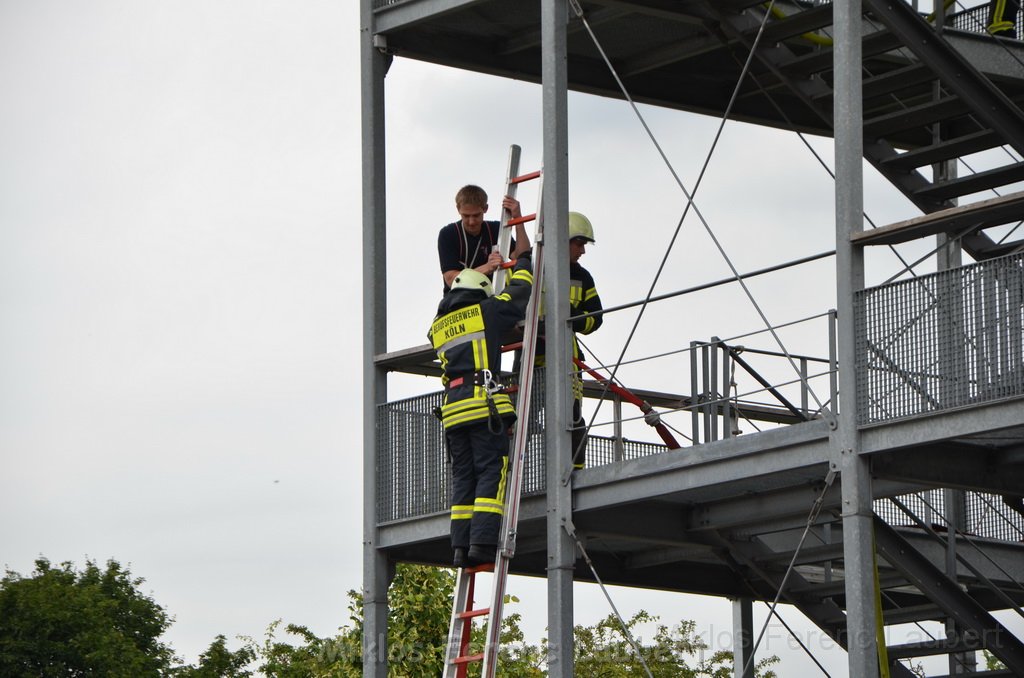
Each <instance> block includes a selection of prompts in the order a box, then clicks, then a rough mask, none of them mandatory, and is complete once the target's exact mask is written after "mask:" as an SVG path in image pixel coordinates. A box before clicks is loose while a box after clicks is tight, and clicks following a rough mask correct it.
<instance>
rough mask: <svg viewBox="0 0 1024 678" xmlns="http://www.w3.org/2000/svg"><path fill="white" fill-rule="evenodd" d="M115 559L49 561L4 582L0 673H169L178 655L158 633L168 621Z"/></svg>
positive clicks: (0, 587)
mask: <svg viewBox="0 0 1024 678" xmlns="http://www.w3.org/2000/svg"><path fill="white" fill-rule="evenodd" d="M143 581H144V580H143V579H141V578H132V576H131V574H130V573H129V572H128V570H127V569H125V568H122V567H121V565H120V564H119V563H117V561H114V560H108V561H107V565H106V568H103V569H101V568H100V567H99V566H97V565H96V563H94V562H93V561H86V564H85V567H84V568H83V569H82V570H81V571H80V572H79V571H76V570H75V569H74V565H73V564H72V563H70V562H65V563H61V565H60V566H59V567H53V566H51V564H50V561H49V560H47V559H46V558H39V559H38V560H36V562H35V571H33V572H32V574H31V576H29V577H22V576H21V575H20V574H18V573H16V572H12V571H10V570H7V571H6V574H5V576H4V578H3V579H2V580H0V675H3V676H10V677H11V678H22V677H24V678H29V677H31V678H50V677H51V676H52V677H54V678H56V677H57V676H59V677H60V678H68V677H75V676H111V677H113V678H120V677H124V678H145V677H147V676H160V675H165V674H166V672H167V671H169V669H170V668H171V666H172V662H173V661H174V655H173V653H172V651H171V649H170V647H168V646H167V645H164V644H163V643H162V642H161V641H160V636H161V635H163V633H164V631H166V630H167V628H168V627H169V626H170V624H171V620H170V618H169V617H168V616H167V613H166V612H165V611H164V609H163V608H162V607H160V606H159V605H157V604H156V602H154V601H153V599H152V598H150V597H149V596H146V595H144V594H142V593H141V592H140V591H139V590H138V587H139V586H140V585H141V584H142V583H143Z"/></svg>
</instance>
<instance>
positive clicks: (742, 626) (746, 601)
mask: <svg viewBox="0 0 1024 678" xmlns="http://www.w3.org/2000/svg"><path fill="white" fill-rule="evenodd" d="M753 653H754V603H753V601H752V600H751V599H750V598H736V599H735V600H733V601H732V665H733V676H735V678H754V662H752V661H750V655H752V654H753ZM744 667H746V669H747V670H746V671H744V670H743V669H744Z"/></svg>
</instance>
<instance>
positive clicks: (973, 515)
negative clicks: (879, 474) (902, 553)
mask: <svg viewBox="0 0 1024 678" xmlns="http://www.w3.org/2000/svg"><path fill="white" fill-rule="evenodd" d="M897 499H899V501H900V502H902V503H903V504H904V505H905V506H906V507H907V508H908V509H910V510H911V511H913V512H914V514H915V515H916V516H917V517H918V518H920V519H921V521H922V522H924V523H925V524H927V525H930V526H931V527H932V528H935V529H937V530H939V531H940V532H945V531H947V530H948V528H949V521H948V516H949V513H950V511H949V508H948V507H947V505H946V495H945V491H944V490H941V489H936V490H929V491H927V492H919V493H916V494H905V495H902V496H899V497H897ZM874 508H875V513H877V514H878V515H879V517H881V518H882V519H883V520H884V521H885V522H887V523H888V524H890V525H893V526H897V527H916V524H915V523H914V521H913V520H911V519H910V518H909V517H908V516H907V515H906V514H905V513H903V511H901V510H900V509H899V508H897V506H896V505H895V504H894V503H893V502H891V501H889V500H888V499H878V500H876V501H875V503H874ZM963 509H964V527H963V529H962V531H963V532H964V533H965V534H968V535H970V536H972V537H980V538H983V539H998V540H1002V541H1009V542H1020V541H1021V539H1022V538H1024V516H1021V515H1020V514H1019V513H1017V512H1016V511H1014V510H1013V509H1011V508H1010V507H1008V506H1006V505H1005V504H1004V503H1003V501H1002V498H1000V497H999V496H998V495H995V494H987V493H982V492H966V493H965V496H964V507H963Z"/></svg>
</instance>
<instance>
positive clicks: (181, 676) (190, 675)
mask: <svg viewBox="0 0 1024 678" xmlns="http://www.w3.org/2000/svg"><path fill="white" fill-rule="evenodd" d="M255 659H256V649H255V648H254V647H253V646H252V643H246V644H244V645H243V646H242V647H241V648H240V649H239V650H238V651H236V652H232V651H231V650H229V649H228V647H227V639H226V638H225V637H224V636H223V635H218V636H217V637H216V638H215V639H214V640H213V642H212V643H210V647H209V648H207V649H206V652H203V653H202V654H201V655H199V665H198V666H183V667H179V668H177V669H175V670H174V671H173V675H174V676H175V677H176V678H250V676H252V672H251V671H249V670H248V667H249V665H250V664H251V663H252V662H253V661H254V660H255Z"/></svg>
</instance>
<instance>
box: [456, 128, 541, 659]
mask: <svg viewBox="0 0 1024 678" xmlns="http://www.w3.org/2000/svg"><path fill="white" fill-rule="evenodd" d="M519 155H520V148H519V146H515V145H513V146H512V147H511V149H510V150H509V163H508V174H507V186H506V195H511V196H512V197H515V190H516V187H517V186H518V185H519V184H520V183H523V182H525V181H529V180H531V179H540V188H539V189H538V197H537V212H536V213H535V214H531V215H527V216H523V217H519V218H517V219H510V218H509V215H508V214H507V213H506V210H502V219H501V231H500V233H499V239H498V246H499V251H500V252H501V254H502V258H503V259H506V260H507V259H508V253H509V247H510V241H511V237H512V234H511V231H512V227H513V226H515V225H516V224H518V223H525V222H527V221H531V220H535V221H536V223H535V227H534V236H533V238H534V239H533V293H532V294H531V295H530V301H529V304H528V305H527V307H526V324H525V326H524V328H523V354H522V360H521V362H520V370H519V391H518V394H517V399H516V412H517V413H519V416H518V417H517V418H516V426H515V433H514V435H513V446H512V447H513V450H512V457H511V459H510V460H509V461H510V462H511V463H510V471H509V473H510V474H511V477H510V478H509V479H508V480H509V482H508V483H507V487H508V492H507V495H506V497H505V507H504V514H503V516H502V523H501V531H500V532H499V533H498V548H497V552H496V554H495V560H494V563H484V564H481V565H475V566H471V567H465V568H460V569H459V572H458V574H457V575H456V583H455V599H454V601H453V603H452V616H451V620H450V622H449V625H448V644H447V646H446V651H445V664H444V673H443V674H442V678H465V676H466V673H467V671H468V668H469V664H472V663H474V662H479V661H482V662H483V669H482V672H481V674H480V675H481V676H482V678H494V675H495V671H496V669H497V664H498V643H499V640H500V638H501V621H502V613H503V611H504V602H505V588H506V584H507V582H508V567H509V561H510V560H512V557H513V556H514V555H515V549H516V530H517V527H518V524H519V498H520V496H521V494H522V486H523V459H524V457H525V453H526V442H527V439H528V436H527V428H528V426H529V422H530V417H529V416H528V412H529V409H530V393H531V391H532V390H533V376H534V375H533V365H534V358H535V354H536V348H537V325H538V316H539V312H540V297H541V295H540V293H539V290H540V289H542V288H543V284H544V280H543V278H544V258H543V251H544V247H543V244H544V219H543V215H542V213H541V209H540V207H541V202H542V201H543V186H544V180H543V175H542V172H541V171H537V172H531V173H529V174H524V175H521V176H519V174H518V173H519ZM504 282H505V271H504V270H503V269H498V270H497V271H495V274H494V282H493V285H494V293H495V294H498V293H499V292H500V291H501V290H502V289H503V288H504ZM479 572H492V573H493V577H492V582H491V604H490V607H484V608H474V607H473V604H474V598H473V596H474V593H475V589H476V575H477V573H479ZM484 616H486V617H487V641H486V644H485V645H484V647H483V651H482V652H478V653H474V654H469V652H470V637H471V635H472V631H473V628H472V626H473V624H472V623H473V620H474V619H478V618H481V617H484Z"/></svg>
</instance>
